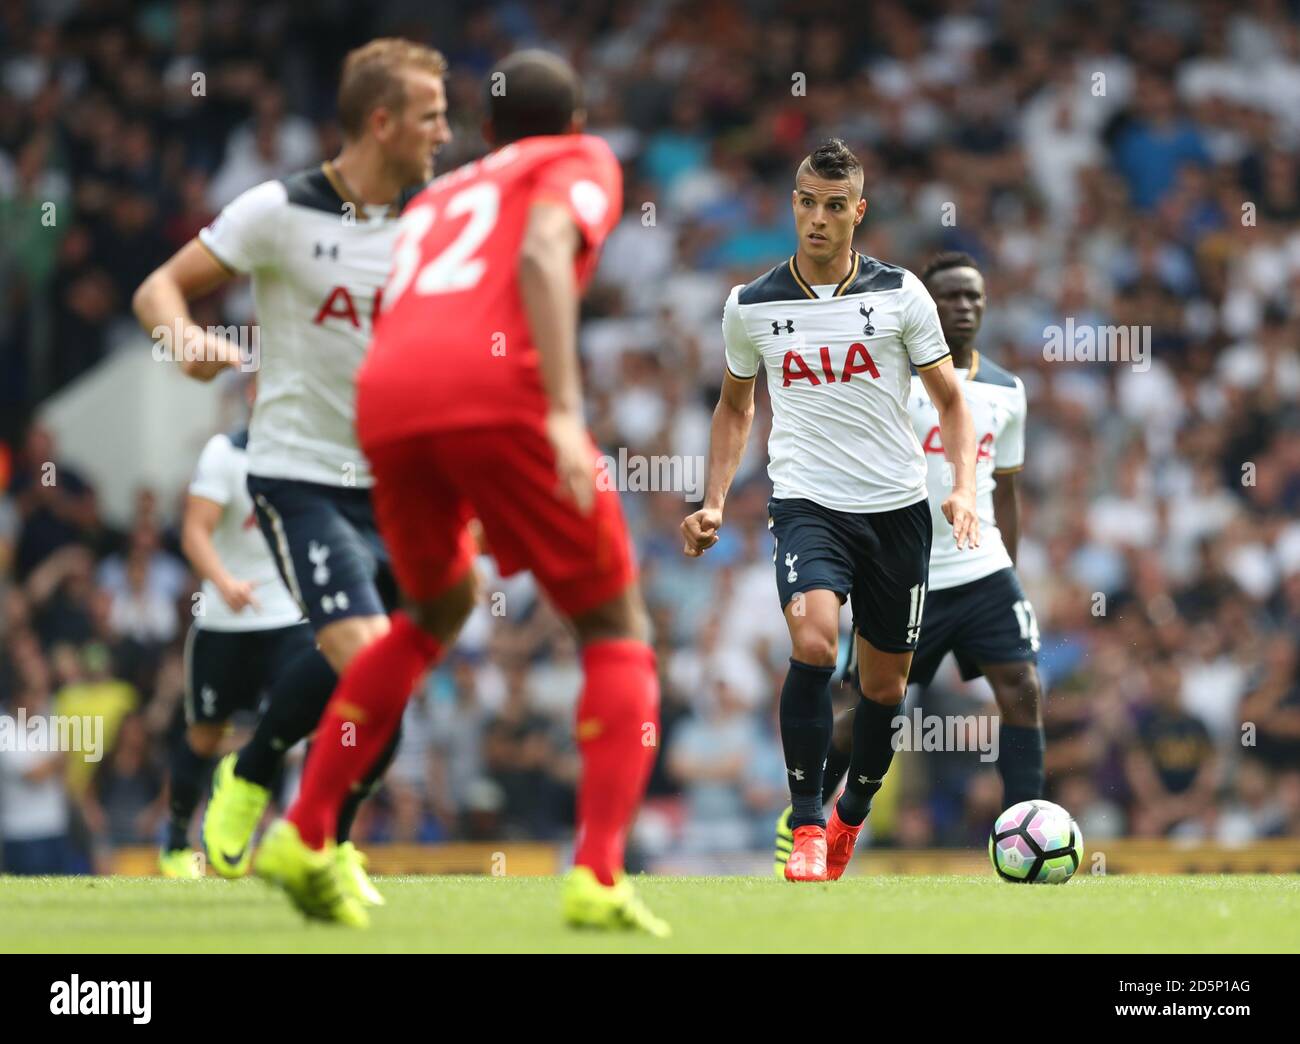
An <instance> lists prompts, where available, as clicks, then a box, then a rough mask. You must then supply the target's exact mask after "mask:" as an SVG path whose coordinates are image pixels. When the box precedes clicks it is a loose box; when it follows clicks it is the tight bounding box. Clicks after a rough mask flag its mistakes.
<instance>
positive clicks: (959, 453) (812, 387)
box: [682, 139, 979, 881]
mask: <svg viewBox="0 0 1300 1044" xmlns="http://www.w3.org/2000/svg"><path fill="white" fill-rule="evenodd" d="M862 178H863V174H862V165H861V164H860V163H859V162H858V160H857V157H855V156H854V155H853V153H852V152H850V151H849V149H848V148H847V147H846V146H845V145H844V143H843V142H842V141H839V140H838V139H832V140H831V141H828V142H826V143H825V144H823V145H822V146H821V147H819V148H818V149H817V150H816V151H815V152H814V153H813V154H812V155H811V156H809V157H808V158H807V159H805V160H804V161H803V163H802V164H801V165H800V167H799V171H798V173H797V175H796V178H795V190H794V193H793V196H792V203H793V207H794V216H795V226H796V230H797V232H798V247H797V250H796V253H795V256H794V257H792V258H790V260H789V261H787V262H786V263H785V264H782V265H778V266H777V267H776V268H774V269H772V270H771V271H770V272H768V273H766V274H765V275H763V276H761V277H760V278H758V279H756V280H755V281H754V282H752V283H749V284H747V285H746V286H743V287H736V288H735V289H734V290H732V292H731V296H730V297H729V298H728V300H727V304H726V308H725V309H724V312H723V336H724V339H725V341H726V350H727V373H726V374H725V376H724V378H723V387H722V396H721V398H720V400H719V402H718V407H717V410H716V411H715V412H714V416H713V429H712V436H711V440H710V453H709V480H708V488H707V491H706V493H705V498H704V505H705V506H704V507H703V508H701V509H700V510H699V511H697V512H695V513H694V514H692V515H689V516H688V517H687V518H686V519H685V521H683V523H682V534H683V537H684V538H685V541H686V546H685V551H686V553H687V554H688V555H699V554H702V553H703V552H704V551H705V550H707V549H708V548H709V547H711V546H712V545H713V544H714V543H716V542H717V539H718V530H719V528H720V527H721V525H722V510H723V504H724V502H725V500H726V494H727V490H728V488H729V487H730V485H731V480H732V478H733V477H734V475H735V472H736V467H737V465H738V464H739V461H740V457H741V454H742V452H743V451H744V446H745V441H746V439H747V438H748V435H749V428H750V423H751V421H752V418H753V410H754V378H755V377H756V376H757V373H758V370H759V368H760V367H763V368H764V369H765V370H766V372H767V386H768V392H769V394H770V396H771V400H772V414H773V418H772V434H771V437H770V439H769V442H768V454H769V457H770V462H769V465H768V474H769V476H770V477H771V479H772V484H773V495H772V496H773V499H772V501H771V504H770V505H769V514H770V518H769V521H768V527H769V528H770V529H771V530H772V535H773V538H774V541H775V547H774V549H773V562H774V563H775V564H776V580H777V588H778V590H779V592H780V596H781V604H782V608H783V609H784V611H785V617H786V623H787V626H788V627H789V630H790V639H791V644H792V646H793V650H792V651H793V655H792V657H791V659H790V671H789V673H788V674H787V675H786V680H785V684H784V686H783V687H782V691H781V743H782V747H783V748H784V751H785V760H786V772H787V774H788V777H789V785H790V794H791V804H792V806H793V809H794V811H793V814H792V816H791V825H792V829H793V838H794V849H793V853H792V855H791V857H790V860H789V862H788V863H787V866H786V870H785V876H786V878H787V879H788V880H793V881H824V880H827V879H828V877H831V878H833V877H838V876H839V872H841V871H842V869H843V865H844V864H845V863H847V861H848V856H849V854H850V853H851V852H852V848H853V842H854V840H855V839H856V837H857V833H858V831H859V829H860V828H861V823H862V817H864V816H865V815H866V809H867V808H868V807H869V805H870V800H871V797H872V795H873V794H874V793H875V791H876V790H877V789H879V787H880V781H881V779H882V778H883V776H884V773H885V770H886V769H887V768H888V766H889V761H890V759H891V758H892V756H893V747H892V744H891V740H892V738H893V731H892V729H891V727H890V722H891V721H892V719H893V717H894V713H895V711H896V709H897V707H898V705H899V703H900V702H901V701H902V699H903V696H904V695H905V693H906V687H907V674H908V669H909V667H910V665H911V660H912V652H913V650H914V649H915V648H916V642H917V636H918V635H919V633H920V630H921V618H922V612H923V608H924V604H925V591H926V579H927V574H928V569H929V559H930V543H931V524H930V512H929V508H928V507H927V506H926V484H925V478H926V470H925V455H924V454H923V453H922V451H921V445H920V443H919V442H918V441H917V438H916V436H915V434H914V433H913V431H912V425H911V422H910V421H909V420H908V416H907V396H908V390H909V386H910V376H909V375H910V367H911V366H915V367H916V368H917V370H918V371H920V373H921V380H922V381H923V382H924V385H925V387H926V389H927V390H928V391H929V393H930V395H931V397H932V398H933V401H934V402H935V403H936V404H937V406H938V409H939V424H940V427H941V428H942V430H943V435H944V444H945V445H946V446H948V447H949V458H950V460H951V462H952V469H953V474H954V476H955V480H954V485H953V489H952V490H951V492H950V494H949V495H948V496H947V497H946V498H945V500H944V503H943V508H942V510H943V512H944V514H945V516H946V517H947V518H949V519H951V521H952V524H953V538H954V540H955V543H956V546H957V547H959V548H960V547H962V546H964V545H965V544H967V543H970V544H971V545H975V544H978V542H979V522H978V519H977V518H976V516H975V467H974V465H975V440H974V435H973V429H972V426H971V419H970V414H969V411H968V410H967V409H966V405H965V402H964V401H963V399H962V395H961V391H960V389H959V387H958V384H957V380H956V378H955V376H954V374H953V368H952V362H951V360H950V358H949V353H948V348H947V345H946V344H945V343H944V340H943V334H942V331H941V330H940V327H939V318H938V316H937V314H936V312H935V306H934V302H933V301H932V300H931V299H930V295H929V294H928V293H927V292H926V290H925V287H924V286H923V285H922V284H921V281H920V280H919V279H917V278H916V276H914V275H912V273H910V272H907V271H905V270H904V269H902V268H898V267H897V266H894V265H890V264H886V263H884V262H882V261H877V260H876V259H874V258H870V257H865V256H863V255H862V254H859V253H857V252H856V251H854V250H853V230H854V229H855V228H856V226H857V225H858V223H859V222H860V221H861V220H862V216H863V214H864V213H865V211H866V201H865V200H864V199H863V198H862ZM846 598H851V600H852V606H853V623H854V630H855V632H856V644H857V652H858V662H859V665H860V666H859V671H860V678H861V683H862V692H863V694H864V697H865V698H864V700H863V701H862V704H861V706H860V708H859V710H862V708H866V711H865V712H863V713H859V714H858V715H857V718H856V720H855V725H854V735H853V765H854V772H853V776H854V777H857V778H860V779H861V780H862V781H863V782H862V783H860V784H859V785H858V786H857V787H856V788H854V789H853V791H852V792H851V794H849V795H847V796H846V801H845V802H844V806H845V807H844V809H843V810H842V811H843V815H841V812H840V810H837V812H836V813H835V814H834V815H832V817H831V821H830V823H829V826H828V824H827V822H826V819H825V818H824V816H823V811H822V772H823V767H824V765H825V762H826V755H827V751H828V749H829V746H830V739H831V728H832V725H833V710H832V705H831V694H830V679H831V675H832V674H833V673H834V669H835V663H836V657H837V653H838V640H839V615H840V606H841V604H842V603H843V602H844V600H845V599H846ZM859 812H860V813H861V815H858V813H859Z"/></svg>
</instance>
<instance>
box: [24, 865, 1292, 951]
mask: <svg viewBox="0 0 1300 1044" xmlns="http://www.w3.org/2000/svg"><path fill="white" fill-rule="evenodd" d="M377 883H378V884H379V886H380V888H381V889H382V890H383V892H384V893H385V895H386V896H387V898H388V905H387V906H386V907H385V908H383V909H381V910H378V911H376V912H375V913H374V924H373V925H372V926H371V928H370V929H369V930H368V931H353V930H349V929H346V928H338V927H335V926H332V925H307V924H305V923H304V922H303V921H302V920H301V919H300V918H299V917H298V916H297V915H296V914H295V913H294V912H293V911H292V909H291V908H290V907H289V905H288V903H287V902H286V901H285V900H284V899H283V898H282V897H281V896H280V895H279V893H277V892H274V891H272V890H271V889H269V888H268V887H266V886H265V885H263V884H262V883H261V882H258V881H254V880H246V881H238V882H227V881H221V880H217V879H215V878H210V879H207V880H203V881H164V880H161V879H157V878H102V877H101V878H67V877H59V878H15V877H0V952H7V953H31V952H46V953H83V952H84V953H119V952H127V953H130V952H154V951H158V952H163V953H167V952H183V953H188V952H205V953H206V952H216V953H243V952H272V953H280V952H290V953H297V952H358V953H371V952H400V953H405V952H439V951H456V952H461V951H488V952H495V951H520V952H551V951H596V952H656V951H658V952H675V951H727V952H805V951H808V950H819V951H822V952H826V953H832V952H851V951H866V952H899V951H915V952H945V951H959V952H974V953H983V952H994V953H1035V952H1045V953H1069V952H1076V953H1077V952H1098V951H1100V952H1240V951H1265V952H1295V951H1297V950H1300V918H1297V917H1295V916H1293V914H1292V913H1289V911H1294V910H1295V909H1296V907H1297V903H1300V877H1295V876H1289V877H1283V876H1278V877H1273V876H1263V875H1222V876H1220V875H1204V876H1185V877H1154V876H1132V877H1127V876H1124V877H1121V876H1116V877H1091V876H1082V875H1081V876H1080V877H1078V878H1076V879H1075V880H1073V881H1071V882H1070V883H1069V884H1067V885H1064V886H1056V887H1053V886H1020V885H1011V884H1005V883H1003V882H1001V881H999V880H997V879H996V878H994V877H993V876H992V875H991V874H990V875H989V876H988V877H978V876H976V877H971V876H960V877H937V876H935V877H923V876H906V877H888V876H864V877H853V878H846V879H845V880H843V881H840V882H837V883H832V884H817V885H790V884H785V883H784V882H781V881H777V880H774V879H764V878H757V877H693V878H673V877H647V878H642V879H640V880H639V883H638V885H637V887H638V889H639V890H640V892H641V894H642V895H643V896H644V898H645V900H646V901H647V903H648V904H649V905H650V906H651V908H652V909H653V910H655V912H656V913H659V914H660V915H661V916H663V917H666V918H667V919H668V920H669V921H670V922H671V923H672V925H673V930H674V935H673V937H672V938H671V939H669V940H667V941H664V942H660V941H656V940H652V939H649V938H645V937H641V936H636V935H627V934H615V935H607V934H602V933H591V932H573V931H570V930H567V929H565V928H564V927H562V926H561V925H560V923H559V916H558V914H559V895H560V881H559V879H558V878H546V877H517V878H511V877H387V878H379V879H377Z"/></svg>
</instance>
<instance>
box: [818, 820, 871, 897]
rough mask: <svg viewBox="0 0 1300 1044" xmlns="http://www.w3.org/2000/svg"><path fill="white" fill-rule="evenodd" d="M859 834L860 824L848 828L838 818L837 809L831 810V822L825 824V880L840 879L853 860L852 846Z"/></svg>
mask: <svg viewBox="0 0 1300 1044" xmlns="http://www.w3.org/2000/svg"><path fill="white" fill-rule="evenodd" d="M863 822H866V821H865V820H863ZM860 833H862V823H859V824H858V825H857V826H849V825H848V823H846V822H844V820H842V819H841V818H840V810H839V809H838V808H836V809H832V810H831V820H830V822H829V823H827V824H826V880H828V881H838V880H839V879H840V875H842V874H843V873H844V868H845V867H847V866H848V865H849V860H850V859H852V858H853V846H854V845H855V844H857V841H858V835H859V834H860Z"/></svg>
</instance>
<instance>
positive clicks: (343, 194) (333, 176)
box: [320, 160, 367, 221]
mask: <svg viewBox="0 0 1300 1044" xmlns="http://www.w3.org/2000/svg"><path fill="white" fill-rule="evenodd" d="M320 169H321V173H322V174H324V175H325V180H326V181H328V182H329V183H330V188H332V189H333V190H334V193H335V195H337V196H338V197H339V199H341V200H343V202H344V203H351V204H352V207H353V209H354V210H355V211H356V213H355V214H354V215H353V217H355V218H356V219H357V220H358V221H365V220H366V216H367V215H366V205H365V204H364V203H362V202H361V200H359V199H357V197H356V196H354V195H352V190H351V189H349V188H348V183H347V182H346V181H344V180H343V175H342V174H340V173H339V172H338V171H337V170H335V169H334V164H333V163H332V162H331V161H329V160H326V161H325V162H324V163H322V164H321V165H320Z"/></svg>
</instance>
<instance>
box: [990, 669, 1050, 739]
mask: <svg viewBox="0 0 1300 1044" xmlns="http://www.w3.org/2000/svg"><path fill="white" fill-rule="evenodd" d="M985 677H987V678H988V680H989V684H990V685H992V686H993V695H994V698H995V699H996V700H997V703H998V711H999V712H1000V713H1001V715H1002V721H1003V724H1005V725H1021V726H1026V727H1029V728H1034V727H1036V726H1038V725H1041V724H1042V710H1041V707H1042V700H1041V686H1040V684H1039V681H1038V672H1037V671H1036V670H1035V668H1034V665H1033V664H1032V663H1027V662H1026V663H1023V664H1019V663H1016V664H999V665H998V666H997V667H990V668H986V669H985Z"/></svg>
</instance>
